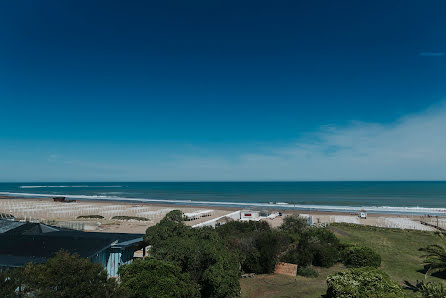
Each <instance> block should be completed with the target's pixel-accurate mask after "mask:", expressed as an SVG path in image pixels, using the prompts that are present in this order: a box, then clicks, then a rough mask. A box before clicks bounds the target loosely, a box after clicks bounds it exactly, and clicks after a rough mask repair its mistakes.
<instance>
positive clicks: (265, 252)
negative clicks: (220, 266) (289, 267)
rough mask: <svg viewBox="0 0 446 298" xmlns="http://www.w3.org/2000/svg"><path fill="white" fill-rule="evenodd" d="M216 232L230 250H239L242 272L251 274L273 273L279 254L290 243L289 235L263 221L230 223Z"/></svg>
mask: <svg viewBox="0 0 446 298" xmlns="http://www.w3.org/2000/svg"><path fill="white" fill-rule="evenodd" d="M216 230H217V232H218V234H219V235H220V236H221V237H223V238H224V239H225V242H226V243H227V244H228V247H229V248H231V249H233V250H234V249H235V250H237V252H238V253H239V256H240V261H241V267H242V270H243V271H244V272H249V273H257V274H261V273H272V272H273V271H274V268H275V266H276V263H277V260H278V255H279V253H280V252H281V251H283V250H284V249H285V248H286V247H287V246H288V244H289V243H290V239H289V237H288V235H286V234H284V233H282V232H280V231H277V230H273V229H271V227H270V225H269V224H268V223H267V222H262V221H261V222H253V221H250V222H230V223H227V224H225V225H223V226H220V227H218V228H217V229H216Z"/></svg>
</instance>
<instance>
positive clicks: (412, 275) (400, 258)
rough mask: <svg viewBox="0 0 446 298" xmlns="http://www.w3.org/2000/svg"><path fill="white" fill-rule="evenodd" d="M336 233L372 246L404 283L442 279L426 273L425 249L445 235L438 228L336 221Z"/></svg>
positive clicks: (385, 267)
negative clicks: (434, 230) (431, 230)
mask: <svg viewBox="0 0 446 298" xmlns="http://www.w3.org/2000/svg"><path fill="white" fill-rule="evenodd" d="M331 229H333V231H334V232H335V234H336V236H337V237H338V238H339V239H340V240H341V241H342V242H343V243H344V244H349V245H361V246H366V247H370V248H371V249H373V250H374V251H375V252H377V253H378V254H379V255H380V256H381V267H380V269H382V270H383V271H384V272H386V273H387V274H389V276H390V277H391V278H392V279H394V280H396V281H397V282H399V283H400V284H403V283H404V282H405V281H415V280H422V279H425V278H426V281H434V282H437V281H441V279H440V278H438V277H436V276H425V274H424V273H425V271H424V269H423V264H422V262H423V259H422V256H423V254H424V253H423V252H422V251H419V248H421V247H424V246H426V244H441V243H442V242H443V238H442V237H441V236H439V235H438V234H437V233H435V232H428V231H416V230H401V229H389V228H378V227H371V226H363V225H355V224H333V225H332V226H331Z"/></svg>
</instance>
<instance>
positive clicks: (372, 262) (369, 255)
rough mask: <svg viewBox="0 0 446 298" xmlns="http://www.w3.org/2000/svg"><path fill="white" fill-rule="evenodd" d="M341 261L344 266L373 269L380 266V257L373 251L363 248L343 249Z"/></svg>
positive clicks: (351, 247)
mask: <svg viewBox="0 0 446 298" xmlns="http://www.w3.org/2000/svg"><path fill="white" fill-rule="evenodd" d="M342 255H343V257H342V261H343V263H344V265H345V266H347V267H350V268H352V267H353V268H356V267H375V268H378V267H379V266H381V256H380V255H379V254H378V253H377V252H375V251H374V250H373V249H371V248H369V247H364V246H350V247H347V248H345V249H344V251H343V253H342Z"/></svg>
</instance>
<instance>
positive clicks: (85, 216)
mask: <svg viewBox="0 0 446 298" xmlns="http://www.w3.org/2000/svg"><path fill="white" fill-rule="evenodd" d="M77 218H78V219H81V218H96V219H102V218H104V217H103V216H102V215H98V214H95V215H79V216H78V217H77Z"/></svg>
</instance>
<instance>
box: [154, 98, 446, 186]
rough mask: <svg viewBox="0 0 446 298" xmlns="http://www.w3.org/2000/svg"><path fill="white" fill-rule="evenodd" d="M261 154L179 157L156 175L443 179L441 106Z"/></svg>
mask: <svg viewBox="0 0 446 298" xmlns="http://www.w3.org/2000/svg"><path fill="white" fill-rule="evenodd" d="M262 151H263V152H262V153H258V152H257V153H249V154H242V155H240V156H239V157H238V159H237V160H236V161H234V160H233V159H231V160H229V159H224V158H222V157H219V158H212V157H208V158H199V157H197V158H187V157H185V158H184V159H182V160H178V161H177V162H175V163H173V164H169V165H167V164H166V165H165V166H166V167H165V169H164V170H162V172H164V173H165V174H167V175H166V176H169V175H168V173H171V174H172V175H173V176H176V179H178V180H182V179H186V180H190V179H192V180H194V179H198V180H200V179H202V180H430V179H432V180H441V179H446V105H445V104H439V105H436V106H435V107H431V108H430V109H428V110H426V111H424V112H422V113H419V114H414V115H409V116H406V117H403V118H401V119H398V120H397V121H395V122H394V123H391V124H388V125H381V124H375V123H360V122H354V123H352V124H351V125H349V126H346V127H335V126H330V127H323V128H321V129H320V131H318V132H315V133H314V134H311V135H309V136H307V137H305V138H301V139H299V140H298V141H296V142H295V143H294V144H290V145H288V146H284V147H281V148H270V149H269V150H262ZM182 173H189V174H188V175H186V176H185V175H183V174H182ZM188 177H189V178H190V179H189V178H188Z"/></svg>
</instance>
